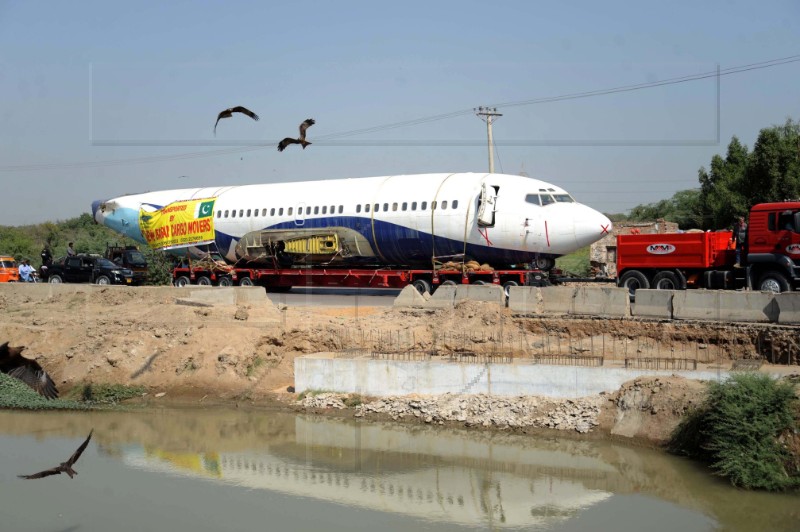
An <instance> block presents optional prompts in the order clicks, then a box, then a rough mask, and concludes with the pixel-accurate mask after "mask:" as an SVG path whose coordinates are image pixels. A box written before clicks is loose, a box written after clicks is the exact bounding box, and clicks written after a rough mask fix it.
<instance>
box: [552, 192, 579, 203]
mask: <svg viewBox="0 0 800 532" xmlns="http://www.w3.org/2000/svg"><path fill="white" fill-rule="evenodd" d="M555 198H556V201H557V202H558V203H575V200H574V199H572V196H570V195H569V194H556V195H555Z"/></svg>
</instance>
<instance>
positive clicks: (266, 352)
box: [0, 285, 797, 442]
mask: <svg viewBox="0 0 800 532" xmlns="http://www.w3.org/2000/svg"><path fill="white" fill-rule="evenodd" d="M185 295H186V293H185V292H181V291H180V290H178V289H170V288H147V287H145V288H133V289H131V288H129V287H96V286H83V287H81V288H80V289H76V288H75V287H70V286H63V287H55V286H42V285H34V286H25V285H4V286H2V285H0V313H1V314H0V316H2V317H0V341H6V340H7V341H9V342H10V343H11V344H12V345H24V346H27V351H26V352H25V355H26V356H28V357H32V358H36V359H37V360H38V361H39V363H40V364H42V366H44V367H45V368H46V369H47V371H48V372H49V373H50V374H51V375H52V376H53V377H54V379H55V381H56V384H57V385H58V387H59V389H60V390H61V391H62V392H64V391H66V390H68V389H70V388H72V387H75V386H79V385H81V384H83V383H87V382H92V383H118V384H126V385H142V386H145V387H146V388H148V389H149V390H151V391H152V392H153V393H161V392H166V395H165V396H164V397H163V400H165V401H166V400H185V401H192V400H194V401H197V400H200V399H203V398H205V400H207V401H213V400H222V401H227V400H234V401H244V400H247V401H254V402H264V403H267V402H271V401H273V400H275V399H276V398H278V399H280V400H282V401H283V402H284V403H286V402H290V400H292V398H293V396H292V395H288V394H286V393H285V391H286V389H287V388H288V387H290V386H292V385H293V384H294V375H293V367H294V359H295V357H297V356H300V355H304V354H308V353H313V352H318V351H336V350H345V349H363V350H370V351H404V352H407V351H431V350H433V351H436V352H439V353H448V352H477V353H498V352H502V353H504V354H506V355H508V356H511V357H514V358H520V357H533V356H537V355H539V354H541V353H551V354H552V353H561V354H564V355H602V356H604V357H605V358H606V359H607V360H616V361H618V362H619V361H621V360H622V359H624V358H630V357H633V358H635V357H645V356H663V357H670V356H672V357H681V355H683V356H684V357H686V358H694V359H695V360H700V362H701V363H705V364H707V365H716V366H717V367H726V368H727V367H730V362H731V358H754V357H759V356H762V355H763V352H761V351H763V349H764V345H766V344H767V343H768V345H770V346H772V345H778V344H780V345H790V344H791V342H794V341H796V337H797V334H796V330H794V329H789V328H776V327H771V328H770V327H763V326H751V325H744V326H730V325H720V324H708V325H704V324H697V323H694V324H686V325H682V324H675V323H663V322H640V321H635V320H598V319H556V318H547V319H542V318H535V319H530V318H515V317H513V316H511V315H510V314H509V313H508V311H507V309H501V308H499V307H497V306H494V305H490V304H480V303H464V304H461V305H459V306H458V307H456V309H455V310H441V311H436V312H428V311H407V310H405V311H404V310H396V309H391V308H386V309H384V308H381V309H379V308H370V307H359V308H354V307H349V308H347V309H331V308H314V307H297V308H293V307H289V308H283V309H281V310H279V309H278V308H276V307H275V306H273V305H271V304H269V302H268V301H267V302H265V303H258V304H255V303H246V304H238V305H236V304H214V305H213V306H203V305H193V304H186V302H182V301H180V299H181V298H182V297H185ZM723 338H726V339H728V341H727V343H726V342H725V341H723ZM759 338H761V339H759ZM770 349H773V348H772V347H770ZM759 350H761V351H759ZM702 388H703V386H702V384H700V383H697V382H694V381H686V380H683V379H679V378H668V379H664V378H660V379H640V380H638V381H635V382H631V383H628V384H626V385H625V386H624V387H623V388H622V389H621V390H620V391H618V392H616V393H615V394H609V395H606V396H604V397H603V398H602V399H601V400H600V401H599V402H598V403H597V404H598V411H597V412H596V415H595V416H594V417H593V418H592V419H594V420H596V426H597V428H598V430H600V431H602V432H604V433H608V434H615V435H619V436H621V437H635V438H641V439H644V440H648V441H654V442H660V441H663V439H664V438H665V437H666V435H667V434H668V432H669V431H670V430H671V428H672V427H674V425H675V424H676V423H677V421H678V420H679V419H680V416H681V415H682V414H683V413H684V412H685V411H686V409H687V408H690V407H691V405H692V404H694V403H696V402H698V401H699V400H700V399H701V390H702ZM558 403H559V402H552V401H542V402H541V404H542V405H543V406H542V408H543V409H542V410H541V411H540V412H539V413H538V414H539V415H540V416H539V417H540V418H541V419H544V420H546V419H550V418H548V416H549V415H550V414H551V413H552V412H550V411H547V410H546V409H547V408H550V409H551V410H552V409H558V408H562V409H563V404H562V405H560V404H558ZM546 405H549V406H546ZM509 408H513V405H510V406H509ZM451 410H452V409H451ZM448 415H452V412H451V414H448ZM580 415H582V414H580ZM412 416H413V414H412ZM454 416H455V417H454V420H452V422H456V423H458V422H462V423H463V422H464V421H459V419H460V417H461V416H460V414H459V413H456V414H455V415H454ZM427 417H429V416H428V415H426V416H423V418H422V421H423V422H424V419H425V418H427ZM431 420H433V416H432V415H431ZM438 420H439V419H437V421H438ZM447 421H451V420H449V419H448V420H447ZM484 421H485V419H484V420H483V421H481V422H480V423H475V424H476V425H478V424H480V425H481V426H484ZM490 425H492V426H496V427H498V428H504V427H505V428H508V427H509V425H510V424H509V423H494V422H491V423H490ZM564 426H565V427H566V426H568V424H565V425H564ZM550 428H556V427H550Z"/></svg>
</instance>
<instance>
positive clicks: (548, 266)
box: [534, 257, 556, 272]
mask: <svg viewBox="0 0 800 532" xmlns="http://www.w3.org/2000/svg"><path fill="white" fill-rule="evenodd" d="M534 264H536V268H537V269H539V270H542V271H545V272H547V271H550V270H552V269H553V267H554V266H555V265H556V261H555V260H553V259H551V258H550V257H539V258H538V259H536V261H535V262H534Z"/></svg>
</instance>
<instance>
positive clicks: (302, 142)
mask: <svg viewBox="0 0 800 532" xmlns="http://www.w3.org/2000/svg"><path fill="white" fill-rule="evenodd" d="M315 123H316V122H314V119H313V118H308V119H306V120H305V121H304V122H303V123H302V124H300V136H299V137H298V138H296V139H293V138H291V137H286V138H285V139H283V140H282V141H280V142H279V143H278V151H283V150H285V149H286V146H288V145H289V144H300V145H301V146H303V149H306V146H308V145H309V144H311V143H310V142H308V141H307V140H306V129H308V128H310V127H311V126H313V125H314V124H315Z"/></svg>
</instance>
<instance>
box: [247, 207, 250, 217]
mask: <svg viewBox="0 0 800 532" xmlns="http://www.w3.org/2000/svg"><path fill="white" fill-rule="evenodd" d="M247 217H248V218H250V209H247Z"/></svg>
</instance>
